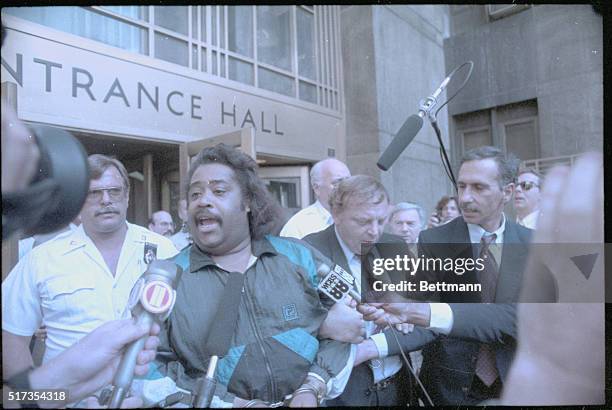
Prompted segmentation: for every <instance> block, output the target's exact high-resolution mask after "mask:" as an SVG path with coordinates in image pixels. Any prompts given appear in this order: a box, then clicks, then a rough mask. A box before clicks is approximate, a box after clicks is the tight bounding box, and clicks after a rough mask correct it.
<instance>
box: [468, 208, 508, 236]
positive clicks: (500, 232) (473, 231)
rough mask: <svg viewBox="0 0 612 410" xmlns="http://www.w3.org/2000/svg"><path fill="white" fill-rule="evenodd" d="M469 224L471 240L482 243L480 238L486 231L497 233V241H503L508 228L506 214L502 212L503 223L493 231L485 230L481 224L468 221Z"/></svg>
mask: <svg viewBox="0 0 612 410" xmlns="http://www.w3.org/2000/svg"><path fill="white" fill-rule="evenodd" d="M467 226H468V231H469V232H470V242H471V243H480V240H481V239H482V236H483V235H484V234H485V233H488V234H496V235H497V238H495V243H503V237H504V231H505V230H506V215H504V214H503V213H502V223H501V225H500V226H499V228H497V230H495V231H493V232H487V231H485V230H484V228H483V227H482V226H480V225H475V224H470V223H468V224H467Z"/></svg>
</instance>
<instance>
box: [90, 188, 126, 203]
mask: <svg viewBox="0 0 612 410" xmlns="http://www.w3.org/2000/svg"><path fill="white" fill-rule="evenodd" d="M104 191H106V193H108V197H109V198H110V199H111V200H113V201H117V200H119V199H121V198H122V197H123V188H121V187H111V188H99V189H90V190H89V192H88V193H87V200H89V201H100V200H101V199H102V198H103V197H104Z"/></svg>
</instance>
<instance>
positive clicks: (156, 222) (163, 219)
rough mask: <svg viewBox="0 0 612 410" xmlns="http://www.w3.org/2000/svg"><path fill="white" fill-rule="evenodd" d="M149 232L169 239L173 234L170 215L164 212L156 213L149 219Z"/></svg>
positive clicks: (172, 223)
mask: <svg viewBox="0 0 612 410" xmlns="http://www.w3.org/2000/svg"><path fill="white" fill-rule="evenodd" d="M149 230H151V231H153V232H155V233H158V234H160V235H162V236H166V237H168V238H170V237H171V236H172V235H173V234H174V222H173V221H172V215H170V214H169V213H168V212H166V211H157V212H154V213H153V215H151V219H149Z"/></svg>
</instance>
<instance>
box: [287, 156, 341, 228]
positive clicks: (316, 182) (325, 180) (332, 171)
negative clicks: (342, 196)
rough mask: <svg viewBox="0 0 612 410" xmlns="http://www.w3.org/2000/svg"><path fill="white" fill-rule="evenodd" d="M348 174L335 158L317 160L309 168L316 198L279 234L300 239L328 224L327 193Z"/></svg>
mask: <svg viewBox="0 0 612 410" xmlns="http://www.w3.org/2000/svg"><path fill="white" fill-rule="evenodd" d="M350 176H351V171H349V169H348V167H347V166H346V165H345V164H344V162H342V161H339V160H337V159H335V158H327V159H324V160H322V161H319V162H317V163H316V164H315V165H314V166H313V167H312V169H311V170H310V184H311V185H312V190H313V191H314V194H315V198H316V199H317V200H316V201H315V203H314V204H312V205H310V206H308V207H306V208H304V209H302V210H301V211H299V212H298V213H296V214H295V215H293V216H292V217H291V219H289V221H287V223H286V224H285V226H284V227H283V229H282V230H281V232H280V236H289V237H292V238H298V239H302V238H303V237H304V236H306V235H309V234H311V233H314V232H319V231H322V230H323V229H325V228H327V227H328V226H330V225H331V224H332V223H333V222H334V221H333V218H332V216H331V214H330V212H329V195H330V194H331V191H332V189H334V187H335V186H336V184H338V182H340V181H342V180H343V179H345V178H348V177H350Z"/></svg>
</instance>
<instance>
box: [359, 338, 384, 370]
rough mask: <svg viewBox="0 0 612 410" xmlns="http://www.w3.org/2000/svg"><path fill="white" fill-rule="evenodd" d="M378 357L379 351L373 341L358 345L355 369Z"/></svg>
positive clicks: (369, 340) (365, 341)
mask: <svg viewBox="0 0 612 410" xmlns="http://www.w3.org/2000/svg"><path fill="white" fill-rule="evenodd" d="M377 357H378V349H377V348H376V344H375V343H374V341H373V340H372V339H366V340H364V341H363V342H362V343H359V344H358V345H357V352H356V353H355V363H353V367H356V366H359V365H360V364H361V363H363V362H367V361H368V360H371V359H376V358H377Z"/></svg>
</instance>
